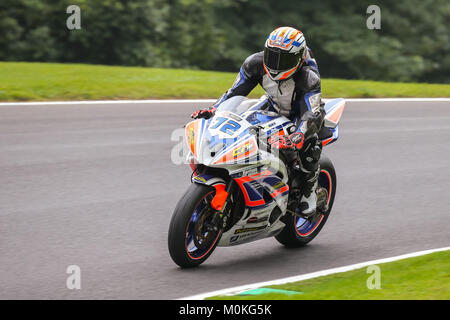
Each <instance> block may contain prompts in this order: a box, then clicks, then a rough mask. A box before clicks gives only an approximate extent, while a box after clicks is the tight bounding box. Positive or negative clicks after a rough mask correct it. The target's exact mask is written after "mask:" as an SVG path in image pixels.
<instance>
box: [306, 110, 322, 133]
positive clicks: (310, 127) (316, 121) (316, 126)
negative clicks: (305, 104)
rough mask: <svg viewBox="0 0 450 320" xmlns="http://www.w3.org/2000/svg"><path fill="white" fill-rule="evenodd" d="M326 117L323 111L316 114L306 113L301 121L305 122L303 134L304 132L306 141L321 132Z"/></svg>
mask: <svg viewBox="0 0 450 320" xmlns="http://www.w3.org/2000/svg"><path fill="white" fill-rule="evenodd" d="M324 115H325V110H323V109H321V110H320V111H316V112H315V113H313V112H312V111H306V112H305V114H304V115H303V116H302V118H301V120H303V121H305V122H304V125H303V126H304V129H303V130H302V132H304V134H305V136H306V139H309V137H310V136H312V135H314V134H315V133H317V132H319V130H320V129H321V128H322V124H323V119H324Z"/></svg>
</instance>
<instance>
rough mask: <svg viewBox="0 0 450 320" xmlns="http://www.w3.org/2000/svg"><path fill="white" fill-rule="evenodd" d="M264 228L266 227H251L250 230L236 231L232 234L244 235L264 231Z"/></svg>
mask: <svg viewBox="0 0 450 320" xmlns="http://www.w3.org/2000/svg"><path fill="white" fill-rule="evenodd" d="M266 227H267V225H264V226H260V227H252V228H243V229H236V231H235V232H234V234H239V233H246V232H253V231H259V230H263V229H265V228H266Z"/></svg>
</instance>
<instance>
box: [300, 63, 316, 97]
mask: <svg viewBox="0 0 450 320" xmlns="http://www.w3.org/2000/svg"><path fill="white" fill-rule="evenodd" d="M299 80H300V86H301V88H302V89H303V90H304V91H315V90H320V75H319V73H318V72H317V71H316V70H315V69H314V68H312V67H310V66H305V67H303V68H301V71H300V79H299Z"/></svg>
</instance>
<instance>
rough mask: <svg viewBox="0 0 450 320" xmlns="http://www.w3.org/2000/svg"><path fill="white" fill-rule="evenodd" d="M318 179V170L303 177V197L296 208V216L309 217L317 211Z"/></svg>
mask: <svg viewBox="0 0 450 320" xmlns="http://www.w3.org/2000/svg"><path fill="white" fill-rule="evenodd" d="M318 177H319V170H317V171H315V172H309V173H307V174H306V176H305V182H304V185H303V195H302V197H301V199H300V203H299V206H298V207H297V210H296V214H297V215H299V216H302V217H311V216H313V215H314V214H315V213H316V210H317V193H316V190H317V185H318V182H317V179H318Z"/></svg>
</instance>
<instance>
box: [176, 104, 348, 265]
mask: <svg viewBox="0 0 450 320" xmlns="http://www.w3.org/2000/svg"><path fill="white" fill-rule="evenodd" d="M344 106H345V100H344V99H342V98H339V99H333V100H331V101H328V102H327V103H326V104H325V106H324V109H325V112H326V115H325V119H324V125H323V127H322V129H321V130H320V132H319V139H320V141H322V145H323V146H326V145H329V144H330V143H333V142H334V141H336V140H337V139H338V123H339V120H340V118H341V115H342V113H343V111H344ZM294 131H295V124H294V123H292V122H291V121H290V120H289V119H288V118H286V117H284V116H283V115H280V114H279V113H277V112H275V109H274V102H273V101H272V100H271V99H270V97H269V96H263V97H261V99H259V100H258V101H256V102H255V101H254V100H249V99H247V98H245V97H243V96H235V97H232V98H230V99H228V100H226V101H225V102H223V103H221V104H220V106H219V107H218V108H217V110H216V112H215V114H214V116H213V117H211V118H209V119H204V118H202V119H197V120H193V121H191V122H189V123H188V124H187V125H186V126H185V141H186V148H187V151H188V152H187V153H188V155H187V161H188V163H189V164H190V166H191V168H192V177H191V182H192V184H191V185H190V187H189V188H188V189H187V191H186V192H185V194H184V195H183V197H182V198H181V199H180V200H179V201H178V204H177V205H176V208H175V210H174V213H173V215H172V219H171V221H170V225H169V232H168V246H169V253H170V256H171V257H172V259H173V261H174V262H175V263H176V264H178V265H179V266H180V267H182V268H189V267H195V266H198V265H200V264H201V263H203V262H204V261H205V260H206V259H207V258H208V257H209V256H210V255H211V254H212V252H213V251H214V249H215V248H216V246H235V245H239V244H244V243H248V242H251V241H255V240H259V239H263V238H267V237H275V239H276V240H278V241H279V242H280V243H281V244H283V245H285V246H287V247H300V246H304V245H306V244H307V243H308V242H310V241H311V240H313V239H314V238H315V237H316V236H317V234H318V233H319V232H320V230H321V229H322V228H323V226H324V224H325V222H326V221H327V219H328V217H329V215H330V212H331V209H332V207H333V202H334V197H335V194H336V173H335V169H334V167H333V164H332V162H331V161H330V159H328V158H327V157H326V156H325V155H324V154H323V153H322V156H321V159H320V161H319V164H320V173H319V178H318V187H317V191H316V192H317V210H316V213H315V214H314V215H312V216H301V215H298V214H296V208H297V206H298V201H297V200H296V199H300V196H301V193H302V185H301V183H300V182H299V181H298V179H296V178H293V176H294V177H295V176H298V175H294V174H292V172H291V171H292V170H294V169H291V168H290V166H289V165H287V163H288V160H287V157H286V156H284V154H283V153H282V152H279V153H278V152H275V150H270V144H268V143H267V140H268V139H269V138H270V137H272V136H274V135H285V134H290V133H292V132H294Z"/></svg>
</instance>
